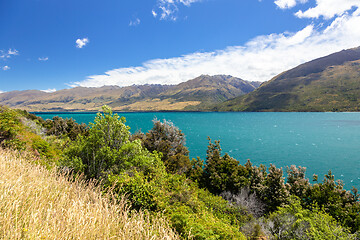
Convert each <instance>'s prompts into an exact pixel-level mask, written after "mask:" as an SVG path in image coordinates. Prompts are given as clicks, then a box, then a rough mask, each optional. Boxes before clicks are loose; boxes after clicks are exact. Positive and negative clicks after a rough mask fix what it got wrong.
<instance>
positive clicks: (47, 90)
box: [40, 88, 56, 93]
mask: <svg viewBox="0 0 360 240" xmlns="http://www.w3.org/2000/svg"><path fill="white" fill-rule="evenodd" d="M40 91H42V92H46V93H53V92H56V89H55V88H49V89H46V90H40Z"/></svg>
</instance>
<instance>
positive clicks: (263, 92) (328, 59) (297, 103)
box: [212, 47, 360, 112]
mask: <svg viewBox="0 0 360 240" xmlns="http://www.w3.org/2000/svg"><path fill="white" fill-rule="evenodd" d="M359 99H360V47H357V48H352V49H348V50H342V51H340V52H336V53H333V54H330V55H328V56H325V57H321V58H317V59H314V60H312V61H309V62H306V63H303V64H301V65H299V66H297V67H295V68H292V69H290V70H288V71H285V72H283V73H280V74H279V75H277V76H275V77H274V78H272V79H271V80H270V81H267V82H264V83H263V84H261V86H260V87H259V88H257V89H256V90H255V91H253V92H251V93H249V94H247V95H244V96H239V97H236V98H234V99H230V100H227V101H225V102H223V103H220V104H218V105H216V106H214V107H213V108H212V110H214V111H250V112H254V111H318V112H324V111H359V110H360V101H359Z"/></svg>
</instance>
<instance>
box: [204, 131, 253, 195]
mask: <svg viewBox="0 0 360 240" xmlns="http://www.w3.org/2000/svg"><path fill="white" fill-rule="evenodd" d="M247 175H248V172H247V169H246V168H245V167H244V166H242V165H240V164H239V162H238V161H237V160H236V159H234V158H232V157H230V156H229V155H228V154H225V155H224V156H221V147H220V142H219V141H215V142H214V143H212V142H211V139H210V138H209V146H208V149H207V156H206V165H205V167H204V179H203V181H204V184H205V186H206V187H207V188H208V189H209V190H210V191H211V192H212V193H215V194H220V193H222V192H224V191H230V192H232V193H237V192H239V191H240V189H241V188H242V187H244V186H247V185H248V179H247V178H246V176H247Z"/></svg>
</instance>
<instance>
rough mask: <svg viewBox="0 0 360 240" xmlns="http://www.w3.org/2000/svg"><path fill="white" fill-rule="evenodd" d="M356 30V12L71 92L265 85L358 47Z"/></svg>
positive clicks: (116, 72) (94, 79)
mask: <svg viewBox="0 0 360 240" xmlns="http://www.w3.org/2000/svg"><path fill="white" fill-rule="evenodd" d="M359 26H360V11H354V12H353V13H351V14H350V13H347V14H343V15H342V16H339V17H337V18H335V19H334V20H333V21H332V22H331V23H330V24H329V25H327V26H325V27H322V28H320V29H319V28H316V27H315V26H314V25H308V26H307V27H305V28H303V29H302V30H300V31H298V32H295V33H281V34H270V35H266V36H259V37H257V38H255V39H253V40H251V41H249V42H248V43H246V44H245V45H244V46H232V47H228V48H226V49H224V50H218V51H213V52H197V53H192V54H187V55H183V56H181V57H176V58H169V59H154V60H151V61H147V62H145V63H143V64H142V65H141V66H136V67H128V68H118V69H113V70H110V71H107V72H106V73H104V74H101V75H94V76H89V77H88V78H87V79H85V80H83V81H81V82H75V83H72V84H71V86H84V87H100V86H103V85H118V86H129V85H133V84H138V85H141V84H177V83H180V82H184V81H187V80H189V79H192V78H195V77H197V76H199V75H201V74H209V75H216V74H229V75H232V76H235V77H240V78H243V79H245V80H252V81H267V80H269V79H271V78H272V77H274V76H275V75H277V74H279V73H281V72H283V71H285V70H288V69H290V68H293V67H295V66H297V65H299V64H301V63H304V62H306V61H310V60H313V59H315V58H318V57H322V56H325V55H328V54H330V53H333V52H336V51H340V50H342V49H347V48H352V47H357V46H360V27H359Z"/></svg>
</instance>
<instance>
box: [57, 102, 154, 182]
mask: <svg viewBox="0 0 360 240" xmlns="http://www.w3.org/2000/svg"><path fill="white" fill-rule="evenodd" d="M103 110H104V113H98V114H97V115H96V118H95V121H94V123H91V124H90V129H89V130H88V134H87V135H84V136H82V135H79V137H78V138H77V139H76V140H75V141H74V142H72V143H71V144H70V145H69V147H68V148H67V149H66V150H65V151H64V158H63V159H62V161H61V164H62V165H63V166H66V167H70V168H71V169H73V170H74V171H75V172H79V173H84V174H85V176H86V177H87V178H95V179H100V178H106V177H107V175H108V174H120V173H122V172H124V171H136V170H138V171H144V172H147V171H152V170H154V169H156V168H157V167H159V166H161V163H160V160H159V157H158V155H157V154H156V153H154V154H151V153H149V152H148V151H147V150H145V149H144V148H143V147H142V146H141V143H140V141H139V140H135V141H132V142H131V141H130V140H129V137H130V132H129V127H128V126H126V125H125V118H123V117H122V118H120V117H119V116H118V115H117V114H113V113H112V110H111V109H110V108H109V107H107V106H104V107H103Z"/></svg>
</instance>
